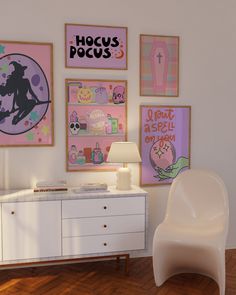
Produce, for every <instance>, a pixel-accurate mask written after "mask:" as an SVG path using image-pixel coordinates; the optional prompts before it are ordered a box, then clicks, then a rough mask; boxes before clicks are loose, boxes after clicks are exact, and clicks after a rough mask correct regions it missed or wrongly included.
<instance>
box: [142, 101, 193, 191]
mask: <svg viewBox="0 0 236 295" xmlns="http://www.w3.org/2000/svg"><path fill="white" fill-rule="evenodd" d="M140 116H141V137H140V150H141V157H142V165H141V175H140V178H141V181H140V182H141V185H142V186H148V185H161V184H170V183H171V182H172V181H173V179H174V178H175V177H176V176H177V175H178V174H179V173H181V172H182V171H184V170H186V169H188V168H189V167H190V121H191V107H190V106H155V105H143V106H140Z"/></svg>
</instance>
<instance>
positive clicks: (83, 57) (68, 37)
mask: <svg viewBox="0 0 236 295" xmlns="http://www.w3.org/2000/svg"><path fill="white" fill-rule="evenodd" d="M65 43H66V44H65V46H66V67H75V68H100V69H123V70H125V69H127V28H126V27H108V26H92V25H78V24H66V25H65Z"/></svg>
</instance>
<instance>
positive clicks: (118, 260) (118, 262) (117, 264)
mask: <svg viewBox="0 0 236 295" xmlns="http://www.w3.org/2000/svg"><path fill="white" fill-rule="evenodd" d="M116 269H117V270H119V269H120V256H117V257H116Z"/></svg>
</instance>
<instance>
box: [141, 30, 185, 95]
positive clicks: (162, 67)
mask: <svg viewBox="0 0 236 295" xmlns="http://www.w3.org/2000/svg"><path fill="white" fill-rule="evenodd" d="M140 95H141V96H178V95H179V37H171V36H154V35H140Z"/></svg>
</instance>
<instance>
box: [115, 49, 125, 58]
mask: <svg viewBox="0 0 236 295" xmlns="http://www.w3.org/2000/svg"><path fill="white" fill-rule="evenodd" d="M124 54H125V53H124V51H123V50H122V49H121V50H120V54H116V55H115V57H116V58H117V59H121V58H123V56H124Z"/></svg>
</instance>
